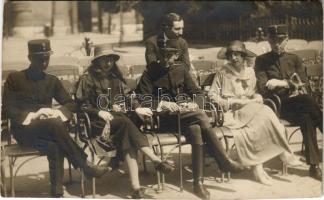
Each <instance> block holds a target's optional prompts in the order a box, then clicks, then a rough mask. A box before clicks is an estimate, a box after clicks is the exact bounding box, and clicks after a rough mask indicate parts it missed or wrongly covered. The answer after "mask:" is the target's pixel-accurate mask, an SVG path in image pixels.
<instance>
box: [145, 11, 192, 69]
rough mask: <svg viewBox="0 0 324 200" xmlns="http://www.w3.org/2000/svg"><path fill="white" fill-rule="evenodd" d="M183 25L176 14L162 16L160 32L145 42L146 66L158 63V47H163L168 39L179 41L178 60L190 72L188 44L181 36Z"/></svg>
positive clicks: (180, 18)
mask: <svg viewBox="0 0 324 200" xmlns="http://www.w3.org/2000/svg"><path fill="white" fill-rule="evenodd" d="M183 28H184V23H183V19H182V17H181V16H180V15H178V14H176V13H168V14H166V15H165V16H164V18H163V22H162V30H161V31H160V32H159V33H158V35H155V36H152V37H150V38H148V39H147V40H146V43H145V46H146V51H145V59H146V64H147V66H149V65H151V64H152V62H159V58H160V57H161V56H160V54H161V52H160V47H164V46H165V44H166V41H167V40H169V39H177V40H178V41H179V45H180V49H181V53H180V55H179V58H178V60H179V61H183V62H184V64H185V67H186V69H188V70H190V60H189V51H188V44H187V42H186V40H185V39H183V38H182V37H181V36H182V34H183Z"/></svg>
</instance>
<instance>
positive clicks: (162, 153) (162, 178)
mask: <svg viewBox="0 0 324 200" xmlns="http://www.w3.org/2000/svg"><path fill="white" fill-rule="evenodd" d="M160 153H161V160H162V161H163V160H164V151H163V147H162V146H160ZM161 183H162V191H163V190H164V183H165V176H164V174H163V173H161Z"/></svg>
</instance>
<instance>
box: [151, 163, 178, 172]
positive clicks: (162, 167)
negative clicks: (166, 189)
mask: <svg viewBox="0 0 324 200" xmlns="http://www.w3.org/2000/svg"><path fill="white" fill-rule="evenodd" d="M155 169H156V170H157V171H159V172H161V173H163V174H169V173H171V172H172V171H173V170H174V167H173V166H172V165H170V164H169V163H168V162H167V161H162V162H160V163H158V164H156V165H155Z"/></svg>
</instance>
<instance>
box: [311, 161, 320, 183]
mask: <svg viewBox="0 0 324 200" xmlns="http://www.w3.org/2000/svg"><path fill="white" fill-rule="evenodd" d="M309 176H310V177H312V178H314V179H316V180H319V181H322V170H321V168H320V167H319V166H318V165H311V166H310V167H309Z"/></svg>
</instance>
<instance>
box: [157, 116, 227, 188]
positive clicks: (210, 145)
mask: <svg viewBox="0 0 324 200" xmlns="http://www.w3.org/2000/svg"><path fill="white" fill-rule="evenodd" d="M176 122H177V117H176V116H174V115H169V116H166V117H163V118H161V126H163V127H169V128H170V127H173V128H174V127H176ZM180 122H181V129H182V131H183V132H184V134H185V136H186V138H187V140H188V141H189V142H190V144H191V147H192V166H193V178H194V184H196V183H198V182H200V181H202V180H203V177H204V170H203V169H204V166H203V161H204V159H203V146H204V144H205V143H206V145H207V150H208V151H211V152H212V154H211V155H212V156H213V157H214V159H215V160H216V162H217V163H218V164H219V166H224V162H225V151H224V149H223V148H222V146H221V143H220V141H219V140H218V138H217V135H216V134H215V133H214V132H213V130H212V127H211V125H210V122H209V118H208V117H207V115H206V113H205V112H203V111H190V112H182V113H181V114H180Z"/></svg>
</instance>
